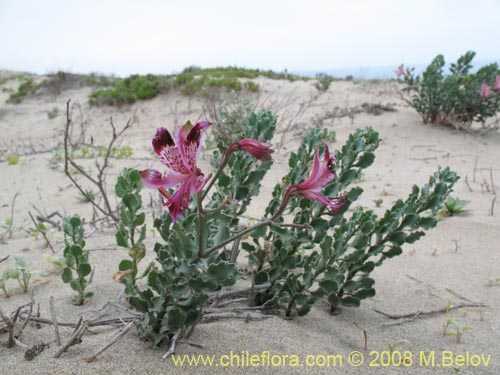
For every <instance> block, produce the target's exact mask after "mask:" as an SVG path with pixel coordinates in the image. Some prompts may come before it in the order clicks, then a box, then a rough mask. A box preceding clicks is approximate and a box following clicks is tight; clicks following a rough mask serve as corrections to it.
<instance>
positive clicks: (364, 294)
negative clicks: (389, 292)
mask: <svg viewBox="0 0 500 375" xmlns="http://www.w3.org/2000/svg"><path fill="white" fill-rule="evenodd" d="M373 296H375V289H373V288H368V289H361V290H359V291H357V292H356V293H354V294H353V297H355V298H357V299H359V300H362V299H365V298H372V297H373Z"/></svg>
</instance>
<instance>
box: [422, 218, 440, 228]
mask: <svg viewBox="0 0 500 375" xmlns="http://www.w3.org/2000/svg"><path fill="white" fill-rule="evenodd" d="M436 225H437V220H436V219H435V218H433V217H422V218H421V219H420V220H419V221H418V226H419V227H420V228H423V229H431V228H434V227H435V226H436Z"/></svg>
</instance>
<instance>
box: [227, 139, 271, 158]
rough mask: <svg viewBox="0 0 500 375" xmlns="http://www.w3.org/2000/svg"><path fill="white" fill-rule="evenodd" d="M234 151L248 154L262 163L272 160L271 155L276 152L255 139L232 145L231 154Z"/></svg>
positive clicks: (243, 140)
mask: <svg viewBox="0 0 500 375" xmlns="http://www.w3.org/2000/svg"><path fill="white" fill-rule="evenodd" d="M233 151H245V152H248V153H249V154H250V155H252V156H253V157H254V158H256V159H259V160H261V161H264V160H270V159H271V154H272V153H273V152H274V150H272V149H271V148H270V147H269V146H267V145H266V144H264V143H262V142H259V141H257V140H255V139H242V140H241V141H238V142H235V143H232V144H231V145H230V146H229V152H233Z"/></svg>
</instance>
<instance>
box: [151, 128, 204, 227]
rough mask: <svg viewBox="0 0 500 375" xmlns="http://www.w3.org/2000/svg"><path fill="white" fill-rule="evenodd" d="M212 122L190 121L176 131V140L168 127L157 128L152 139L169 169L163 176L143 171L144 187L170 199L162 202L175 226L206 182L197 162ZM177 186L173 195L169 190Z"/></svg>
mask: <svg viewBox="0 0 500 375" xmlns="http://www.w3.org/2000/svg"><path fill="white" fill-rule="evenodd" d="M210 125H212V123H211V122H208V121H200V122H197V123H196V124H195V125H194V126H193V125H192V124H191V123H190V122H189V121H188V122H187V123H186V124H185V125H184V126H182V127H181V128H179V129H177V131H176V132H175V140H174V138H172V136H171V135H170V133H169V131H168V130H167V129H165V128H158V129H157V130H156V134H155V136H154V138H153V142H152V143H153V148H154V150H155V152H156V154H157V155H158V157H159V159H160V161H161V162H162V163H163V164H164V165H165V166H166V167H167V168H168V170H167V172H166V173H164V174H162V173H161V172H159V171H157V170H155V169H146V170H144V171H142V172H141V177H142V181H143V182H144V185H146V186H147V187H149V188H152V189H158V191H160V193H161V194H162V195H163V196H164V197H165V198H167V200H166V201H164V202H163V205H164V206H167V207H168V209H169V212H170V216H171V217H172V221H173V222H174V223H175V222H176V221H177V219H178V217H179V215H180V214H181V213H182V211H184V210H186V209H187V208H188V207H189V202H190V201H191V195H193V194H196V193H198V192H199V191H200V190H201V189H203V187H204V186H205V184H206V182H207V178H205V176H204V175H203V173H202V172H201V170H200V169H199V168H198V167H197V166H196V160H197V159H198V155H199V154H200V149H201V133H202V132H203V131H204V130H205V129H207V128H208V127H209V126H210ZM172 187H178V189H177V191H176V192H175V193H174V194H173V195H172V196H170V195H169V194H167V191H166V189H168V188H172Z"/></svg>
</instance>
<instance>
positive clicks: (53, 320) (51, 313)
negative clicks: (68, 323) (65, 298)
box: [49, 296, 61, 346]
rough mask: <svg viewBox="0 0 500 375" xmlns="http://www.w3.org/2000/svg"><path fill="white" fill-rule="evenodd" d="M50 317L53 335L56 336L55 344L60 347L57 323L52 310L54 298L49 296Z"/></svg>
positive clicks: (54, 311) (54, 312)
mask: <svg viewBox="0 0 500 375" xmlns="http://www.w3.org/2000/svg"><path fill="white" fill-rule="evenodd" d="M49 304H50V315H51V317H52V324H53V325H54V333H55V335H56V344H57V346H61V336H60V335H59V324H58V323H57V317H56V310H55V309H54V296H50V299H49Z"/></svg>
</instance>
